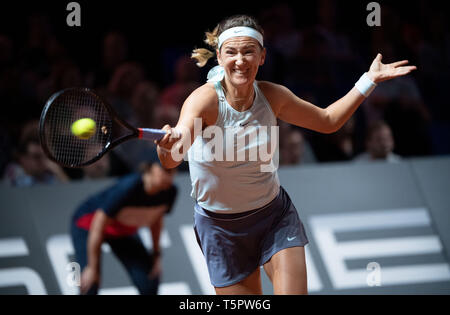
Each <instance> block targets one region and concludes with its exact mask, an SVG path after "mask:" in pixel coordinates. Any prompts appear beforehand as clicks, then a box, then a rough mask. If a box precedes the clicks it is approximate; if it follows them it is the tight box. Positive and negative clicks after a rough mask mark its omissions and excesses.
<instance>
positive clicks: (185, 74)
mask: <svg viewBox="0 0 450 315" xmlns="http://www.w3.org/2000/svg"><path fill="white" fill-rule="evenodd" d="M199 86H200V70H199V69H198V67H197V66H196V65H195V61H193V60H192V59H191V58H190V57H188V56H182V57H180V58H178V60H177V61H176V66H175V82H174V83H173V84H171V85H169V86H168V87H166V88H165V89H164V90H163V91H162V92H161V98H160V103H161V105H162V106H172V107H175V108H176V109H177V110H181V106H183V103H184V101H185V100H186V98H187V97H188V96H189V95H190V94H191V93H192V92H193V91H194V90H195V89H196V88H198V87H199Z"/></svg>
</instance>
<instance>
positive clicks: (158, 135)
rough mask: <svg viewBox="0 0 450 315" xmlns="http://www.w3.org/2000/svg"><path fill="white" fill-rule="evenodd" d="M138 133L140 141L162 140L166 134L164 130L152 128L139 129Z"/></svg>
mask: <svg viewBox="0 0 450 315" xmlns="http://www.w3.org/2000/svg"><path fill="white" fill-rule="evenodd" d="M138 131H139V139H143V140H147V141H154V140H161V139H162V137H164V135H165V134H166V132H165V131H164V130H161V129H152V128H138Z"/></svg>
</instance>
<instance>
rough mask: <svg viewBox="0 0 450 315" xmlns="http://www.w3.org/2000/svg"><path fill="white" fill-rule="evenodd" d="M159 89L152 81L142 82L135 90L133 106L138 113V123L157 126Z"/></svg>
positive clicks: (151, 126)
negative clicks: (156, 114) (156, 112)
mask: <svg viewBox="0 0 450 315" xmlns="http://www.w3.org/2000/svg"><path fill="white" fill-rule="evenodd" d="M158 101H159V90H158V88H157V87H156V85H155V84H154V83H153V82H151V81H142V82H140V83H139V84H138V85H137V86H136V88H135V89H134V91H133V95H132V97H131V106H132V108H133V111H134V113H135V114H136V117H137V120H138V125H139V126H140V127H146V128H156V127H155V108H156V107H157V106H158V104H159V103H158Z"/></svg>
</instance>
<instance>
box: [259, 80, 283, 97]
mask: <svg viewBox="0 0 450 315" xmlns="http://www.w3.org/2000/svg"><path fill="white" fill-rule="evenodd" d="M258 87H259V88H260V89H261V91H262V92H263V93H264V96H266V95H270V96H277V95H279V94H283V93H286V92H288V91H289V89H288V88H286V87H285V86H283V85H280V84H276V83H273V82H269V81H258ZM266 97H267V96H266Z"/></svg>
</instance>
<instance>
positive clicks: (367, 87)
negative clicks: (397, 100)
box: [355, 72, 377, 97]
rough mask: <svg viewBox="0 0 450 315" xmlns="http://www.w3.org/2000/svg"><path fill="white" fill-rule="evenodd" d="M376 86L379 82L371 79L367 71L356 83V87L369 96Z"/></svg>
mask: <svg viewBox="0 0 450 315" xmlns="http://www.w3.org/2000/svg"><path fill="white" fill-rule="evenodd" d="M376 86H377V84H376V83H375V82H373V81H372V80H370V79H369V77H368V76H367V72H364V74H363V75H362V76H361V78H359V80H358V82H356V83H355V87H356V88H357V89H358V91H359V92H360V93H361V94H362V95H364V96H365V97H368V96H369V95H370V93H372V91H373V90H374V89H375V87H376Z"/></svg>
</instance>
